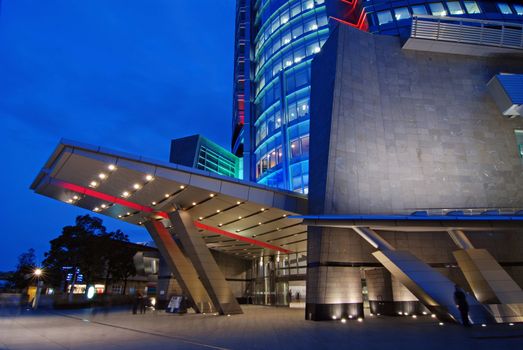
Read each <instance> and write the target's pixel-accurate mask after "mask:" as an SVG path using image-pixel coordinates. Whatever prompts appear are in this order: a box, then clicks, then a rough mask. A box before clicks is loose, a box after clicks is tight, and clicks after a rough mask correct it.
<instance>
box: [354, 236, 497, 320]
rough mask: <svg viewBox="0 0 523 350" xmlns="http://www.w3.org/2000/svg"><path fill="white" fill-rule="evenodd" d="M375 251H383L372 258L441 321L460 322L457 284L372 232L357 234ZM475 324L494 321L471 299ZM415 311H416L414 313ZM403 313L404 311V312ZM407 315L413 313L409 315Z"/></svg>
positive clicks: (375, 253) (470, 303)
mask: <svg viewBox="0 0 523 350" xmlns="http://www.w3.org/2000/svg"><path fill="white" fill-rule="evenodd" d="M355 231H356V232H357V233H358V234H360V235H361V236H362V237H363V238H365V240H366V241H367V242H369V244H371V245H372V246H373V247H375V248H377V249H380V250H378V251H376V252H374V253H372V255H373V256H374V257H375V258H376V259H377V260H378V261H379V262H380V263H381V264H382V265H383V266H384V267H385V268H386V269H387V270H388V271H389V272H390V273H391V275H392V276H394V277H395V278H396V279H397V280H398V281H399V282H400V283H401V284H403V285H404V286H405V287H406V288H407V289H408V290H409V291H410V292H411V293H412V294H413V295H415V296H416V298H418V299H419V300H420V301H421V302H422V303H423V304H424V305H425V306H426V307H427V308H429V309H430V310H431V311H432V312H434V313H436V314H437V315H438V317H439V318H440V319H454V320H459V319H460V314H459V310H458V308H457V307H456V305H455V302H454V298H453V297H454V283H452V281H450V280H449V279H448V278H446V277H445V276H443V275H442V274H440V273H438V272H437V271H436V270H434V269H432V268H431V267H430V266H429V265H427V264H426V263H424V262H423V261H421V260H420V259H419V258H417V257H416V256H414V255H413V254H412V253H410V252H408V251H398V250H394V248H393V247H392V246H391V245H390V244H388V243H387V242H386V241H385V240H383V239H382V238H381V237H380V235H379V234H378V233H377V232H374V231H373V230H371V229H369V228H359V229H357V230H355ZM468 302H469V305H471V313H470V314H471V319H472V322H473V323H483V322H490V321H493V320H492V318H491V317H490V315H489V314H488V312H487V311H486V310H485V309H484V308H483V307H482V306H481V305H480V304H479V303H478V302H477V300H475V299H474V298H473V297H471V296H469V297H468ZM413 311H414V310H413ZM402 313H403V311H402ZM407 313H409V312H408V311H407Z"/></svg>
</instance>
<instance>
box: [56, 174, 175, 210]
mask: <svg viewBox="0 0 523 350" xmlns="http://www.w3.org/2000/svg"><path fill="white" fill-rule="evenodd" d="M51 184H53V185H55V186H58V187H61V188H64V189H66V190H70V191H73V192H77V193H80V194H84V195H86V196H89V197H93V198H98V199H101V200H104V201H107V202H110V203H115V204H119V205H121V206H124V207H127V208H131V209H135V210H139V211H143V212H145V213H153V214H156V215H159V216H161V217H163V218H166V219H168V218H169V216H168V215H167V213H164V212H161V211H154V209H153V208H151V207H147V206H145V205H140V204H137V203H134V202H130V201H126V200H125V199H121V198H118V197H114V196H111V195H108V194H106V193H103V192H98V191H95V190H91V189H90V188H87V187H83V186H79V185H75V184H72V183H69V182H65V181H60V180H56V179H51Z"/></svg>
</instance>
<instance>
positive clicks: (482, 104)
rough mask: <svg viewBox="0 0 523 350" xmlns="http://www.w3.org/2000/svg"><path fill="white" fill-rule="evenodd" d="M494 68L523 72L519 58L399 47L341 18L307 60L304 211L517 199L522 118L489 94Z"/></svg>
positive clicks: (522, 180)
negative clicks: (307, 201)
mask: <svg viewBox="0 0 523 350" xmlns="http://www.w3.org/2000/svg"><path fill="white" fill-rule="evenodd" d="M329 65H331V66H332V65H335V66H336V72H335V76H333V75H332V73H331V72H329V69H330V68H329ZM499 72H510V73H523V64H522V63H521V58H519V59H511V58H499V57H496V58H490V59H489V58H481V57H471V56H459V55H449V54H435V53H427V52H413V51H407V50H402V48H401V45H400V41H399V38H397V37H392V36H378V35H371V34H369V33H364V32H360V31H358V30H355V29H353V28H350V27H348V26H340V27H339V31H338V33H336V34H334V35H333V36H332V37H331V38H329V40H328V41H327V44H326V45H325V46H324V48H323V49H322V53H320V54H319V55H318V56H317V57H316V58H315V59H314V63H313V68H312V93H311V113H312V115H311V160H310V172H311V176H310V178H311V181H312V182H311V184H310V190H309V192H310V196H311V198H318V199H320V201H319V202H315V203H312V206H311V208H310V209H311V213H329V214H331V213H343V214H347V213H351V214H357V213H362V214H374V213H389V214H390V213H405V212H409V211H413V210H415V209H428V208H474V207H479V208H482V207H483V208H486V207H491V208H503V207H508V208H512V207H519V208H521V207H523V176H521V173H522V171H523V162H522V160H521V158H519V156H518V150H517V145H516V140H515V135H514V129H515V128H523V118H516V119H507V118H504V117H502V116H501V114H500V112H499V110H498V109H497V107H496V105H495V103H494V101H493V100H492V98H491V97H490V96H489V94H488V91H487V86H486V84H487V82H488V81H489V80H490V79H491V78H492V77H493V76H494V75H495V74H496V73H499ZM333 79H334V83H333V82H332V80H333ZM329 87H332V88H331V91H329ZM329 96H332V98H330V99H329ZM330 111H332V115H330V114H331V113H330ZM329 115H330V116H329ZM329 119H331V120H330V121H331V122H330V123H329V122H328V121H329ZM327 136H330V143H329V146H328V147H325V145H324V144H325V140H328V139H329V138H328V137H327ZM326 160H327V162H328V166H327V171H326V173H325V167H323V165H324V164H325V161H326ZM320 165H321V166H320ZM325 174H326V179H324V177H325ZM323 192H324V193H325V198H324V200H323V201H321V194H322V193H323Z"/></svg>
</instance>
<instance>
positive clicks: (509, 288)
mask: <svg viewBox="0 0 523 350" xmlns="http://www.w3.org/2000/svg"><path fill="white" fill-rule="evenodd" d="M448 233H449V235H450V236H451V237H452V240H453V241H454V242H455V243H456V245H457V246H458V247H460V248H461V249H460V250H456V251H454V252H452V254H453V255H454V257H455V258H456V261H457V262H458V266H459V268H460V269H461V271H462V272H463V275H465V278H466V279H467V282H468V284H469V285H470V287H471V288H472V292H473V293H474V295H475V296H476V298H477V299H478V301H479V302H481V303H484V304H491V305H489V308H490V309H491V312H493V313H494V315H495V317H496V319H497V320H498V321H500V322H502V321H507V322H509V321H515V322H521V321H523V291H522V290H521V288H520V287H519V285H518V284H517V283H516V282H515V281H514V280H513V279H512V277H510V275H509V274H508V273H507V272H506V271H505V270H504V269H503V267H501V265H500V264H499V263H498V262H497V261H496V259H495V258H494V257H493V256H492V255H491V254H490V253H489V252H488V251H487V250H486V249H476V248H474V246H473V245H472V243H470V241H469V240H468V238H467V237H466V235H465V233H464V232H463V231H459V230H449V231H448ZM463 242H465V243H463ZM467 242H468V243H467Z"/></svg>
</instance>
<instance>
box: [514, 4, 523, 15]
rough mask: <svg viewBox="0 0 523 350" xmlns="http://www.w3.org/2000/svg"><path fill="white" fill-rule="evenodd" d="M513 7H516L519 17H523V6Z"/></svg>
mask: <svg viewBox="0 0 523 350" xmlns="http://www.w3.org/2000/svg"><path fill="white" fill-rule="evenodd" d="M512 7H514V10H515V11H516V13H517V14H518V15H520V16H523V5H516V4H513V5H512Z"/></svg>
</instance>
